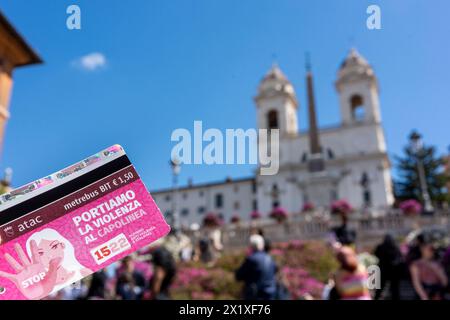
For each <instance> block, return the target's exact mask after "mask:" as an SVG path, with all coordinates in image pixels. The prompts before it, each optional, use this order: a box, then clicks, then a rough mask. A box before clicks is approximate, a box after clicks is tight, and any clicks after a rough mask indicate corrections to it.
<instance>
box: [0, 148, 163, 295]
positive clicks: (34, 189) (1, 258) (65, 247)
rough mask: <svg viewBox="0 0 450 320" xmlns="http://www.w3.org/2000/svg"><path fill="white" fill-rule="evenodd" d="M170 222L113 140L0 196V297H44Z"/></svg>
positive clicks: (138, 244) (145, 240)
mask: <svg viewBox="0 0 450 320" xmlns="http://www.w3.org/2000/svg"><path fill="white" fill-rule="evenodd" d="M169 230H170V227H169V226H168V225H167V223H166V222H165V220H164V218H163V216H162V215H161V212H160V211H159V209H158V207H157V206H156V204H155V202H154V201H153V199H152V198H151V196H150V194H149V193H148V191H147V189H146V188H145V186H144V184H143V183H142V181H141V180H140V178H139V176H138V174H137V173H136V171H135V169H134V167H133V165H132V164H131V163H130V160H129V159H128V157H127V156H126V155H125V152H124V150H123V149H122V147H120V146H118V145H115V146H112V147H110V148H108V149H107V150H104V151H102V152H100V153H98V154H96V155H94V156H92V157H89V158H87V159H85V160H83V161H81V162H79V163H77V164H75V165H73V166H71V167H69V168H66V169H64V170H61V171H59V172H57V173H55V174H52V175H50V176H48V177H45V178H43V179H40V180H37V181H34V182H33V183H30V184H28V185H26V186H24V187H22V188H18V189H16V190H13V191H12V192H10V193H8V194H5V195H2V196H1V197H0V240H1V243H0V299H42V298H44V297H46V296H48V295H49V294H51V293H54V292H56V291H58V290H60V289H62V288H64V287H65V286H68V285H70V284H72V283H73V282H76V281H78V280H80V279H82V278H84V277H86V276H87V275H89V274H91V273H93V272H95V271H98V270H100V269H103V268H104V267H106V266H108V265H109V264H111V263H113V262H114V261H116V260H118V259H121V258H123V257H124V256H126V255H129V254H130V253H132V252H134V251H136V250H138V249H139V248H141V247H143V246H145V245H148V244H150V243H152V242H153V241H155V240H157V239H159V238H161V237H163V236H165V235H166V234H167V233H168V232H169Z"/></svg>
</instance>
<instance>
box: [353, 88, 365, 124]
mask: <svg viewBox="0 0 450 320" xmlns="http://www.w3.org/2000/svg"><path fill="white" fill-rule="evenodd" d="M350 105H351V112H352V117H353V120H355V121H362V120H364V118H365V109H364V100H363V98H362V97H361V96H360V95H357V94H356V95H354V96H352V97H351V99H350Z"/></svg>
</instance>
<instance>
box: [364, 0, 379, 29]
mask: <svg viewBox="0 0 450 320" xmlns="http://www.w3.org/2000/svg"><path fill="white" fill-rule="evenodd" d="M366 13H367V14H368V15H369V17H367V20H366V26H367V29H369V30H380V29H381V8H380V6H378V5H376V4H372V5H370V6H368V7H367V10H366Z"/></svg>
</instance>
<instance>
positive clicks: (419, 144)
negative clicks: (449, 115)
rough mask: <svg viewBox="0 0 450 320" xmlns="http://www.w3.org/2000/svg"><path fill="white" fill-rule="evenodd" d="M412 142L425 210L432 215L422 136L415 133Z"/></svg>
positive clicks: (410, 138) (411, 136)
mask: <svg viewBox="0 0 450 320" xmlns="http://www.w3.org/2000/svg"><path fill="white" fill-rule="evenodd" d="M409 140H410V142H411V149H412V151H413V153H414V155H415V157H416V162H417V173H418V176H419V183H420V190H421V192H422V199H423V203H424V209H425V212H426V213H431V212H433V211H434V208H433V204H432V203H431V198H430V194H429V193H428V185H427V179H426V175H425V168H424V166H423V161H422V159H421V157H420V156H421V155H422V153H423V141H422V136H421V135H420V134H419V133H418V132H417V131H413V132H412V133H411V135H410V136H409Z"/></svg>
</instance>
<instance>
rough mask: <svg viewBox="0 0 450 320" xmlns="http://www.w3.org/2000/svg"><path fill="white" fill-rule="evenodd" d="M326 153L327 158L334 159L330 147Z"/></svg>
mask: <svg viewBox="0 0 450 320" xmlns="http://www.w3.org/2000/svg"><path fill="white" fill-rule="evenodd" d="M327 155H328V159H334V158H335V156H334V152H333V150H331V149H330V148H328V149H327Z"/></svg>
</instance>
